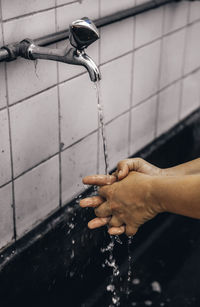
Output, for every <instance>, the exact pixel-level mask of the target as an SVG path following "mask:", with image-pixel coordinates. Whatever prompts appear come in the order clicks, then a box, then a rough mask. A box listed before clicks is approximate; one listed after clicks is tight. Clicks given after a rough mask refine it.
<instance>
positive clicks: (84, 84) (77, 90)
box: [60, 74, 98, 147]
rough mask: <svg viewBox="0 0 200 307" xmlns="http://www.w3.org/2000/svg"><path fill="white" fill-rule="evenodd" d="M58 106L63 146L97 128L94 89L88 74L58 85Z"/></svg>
mask: <svg viewBox="0 0 200 307" xmlns="http://www.w3.org/2000/svg"><path fill="white" fill-rule="evenodd" d="M60 108H61V140H62V143H63V144H64V145H63V146H64V147H67V146H69V145H71V144H72V143H74V142H76V141H78V140H79V139H81V138H83V137H85V136H86V135H87V134H89V133H91V132H92V131H94V130H95V129H97V127H98V121H97V98H96V89H95V86H94V84H93V82H91V81H90V80H89V76H88V74H87V75H86V74H84V75H82V76H79V77H77V78H75V79H72V80H69V81H67V82H65V83H64V84H62V85H60Z"/></svg>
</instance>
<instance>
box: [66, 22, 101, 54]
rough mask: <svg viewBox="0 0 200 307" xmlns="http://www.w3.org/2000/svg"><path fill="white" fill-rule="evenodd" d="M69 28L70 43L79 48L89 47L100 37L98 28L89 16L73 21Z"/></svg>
mask: <svg viewBox="0 0 200 307" xmlns="http://www.w3.org/2000/svg"><path fill="white" fill-rule="evenodd" d="M69 30H70V37H69V39H70V43H71V45H72V46H73V47H75V48H76V49H78V50H82V49H84V48H87V47H88V46H89V45H90V44H92V43H93V42H95V41H96V40H97V39H99V33H98V30H97V28H96V26H95V24H94V23H93V22H92V21H91V20H90V19H89V18H88V17H83V18H82V19H78V20H76V21H73V22H72V24H71V25H70V27H69Z"/></svg>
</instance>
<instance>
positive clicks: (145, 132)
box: [130, 96, 157, 155]
mask: <svg viewBox="0 0 200 307" xmlns="http://www.w3.org/2000/svg"><path fill="white" fill-rule="evenodd" d="M156 105H157V96H154V97H152V98H151V99H149V100H147V101H145V102H144V103H142V104H140V105H139V106H136V107H135V108H133V109H132V111H131V113H132V114H131V117H132V118H131V146H130V154H131V155H133V154H134V153H136V152H137V151H138V150H140V149H142V148H143V147H145V146H146V145H147V144H148V143H150V142H152V141H153V139H154V136H155V128H156V127H155V126H156Z"/></svg>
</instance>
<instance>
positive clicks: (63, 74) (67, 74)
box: [57, 40, 99, 82]
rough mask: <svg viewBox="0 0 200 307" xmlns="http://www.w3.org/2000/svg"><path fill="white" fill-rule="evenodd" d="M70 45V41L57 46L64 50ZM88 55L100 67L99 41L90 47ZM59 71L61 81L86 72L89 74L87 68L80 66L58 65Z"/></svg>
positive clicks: (87, 51)
mask: <svg viewBox="0 0 200 307" xmlns="http://www.w3.org/2000/svg"><path fill="white" fill-rule="evenodd" d="M68 44H69V40H66V41H62V42H59V43H58V44H57V47H58V48H64V47H66V46H67V45H68ZM86 53H87V54H88V55H89V56H90V57H91V58H92V60H93V61H94V62H95V63H96V65H97V66H98V64H99V40H98V41H96V42H94V43H93V44H92V45H90V46H89V47H88V48H87V50H86ZM58 71H59V81H60V82H62V81H65V80H67V79H70V78H73V77H75V76H77V75H79V74H82V73H84V72H86V74H87V75H88V72H87V70H86V68H85V67H83V66H79V65H70V64H66V63H61V62H60V63H58Z"/></svg>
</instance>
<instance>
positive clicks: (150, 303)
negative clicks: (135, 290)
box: [144, 300, 152, 306]
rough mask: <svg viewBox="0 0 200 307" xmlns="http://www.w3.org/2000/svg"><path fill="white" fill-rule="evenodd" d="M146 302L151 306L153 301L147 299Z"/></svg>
mask: <svg viewBox="0 0 200 307" xmlns="http://www.w3.org/2000/svg"><path fill="white" fill-rule="evenodd" d="M144 304H145V305H146V306H151V305H152V301H150V300H146V301H144Z"/></svg>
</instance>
